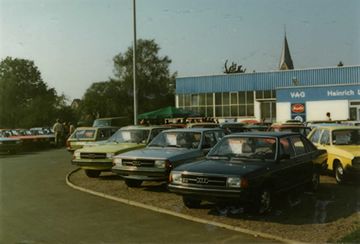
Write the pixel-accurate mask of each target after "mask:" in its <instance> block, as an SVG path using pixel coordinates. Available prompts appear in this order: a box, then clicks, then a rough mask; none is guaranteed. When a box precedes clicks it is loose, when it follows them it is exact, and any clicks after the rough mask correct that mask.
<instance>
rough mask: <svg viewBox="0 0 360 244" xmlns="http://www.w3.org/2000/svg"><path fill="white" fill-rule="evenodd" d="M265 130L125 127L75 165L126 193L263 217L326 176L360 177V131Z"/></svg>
mask: <svg viewBox="0 0 360 244" xmlns="http://www.w3.org/2000/svg"><path fill="white" fill-rule="evenodd" d="M243 126H246V125H242V126H239V125H238V124H237V125H236V126H234V128H237V127H243ZM262 130H264V128H262V127H261V129H259V130H258V131H256V132H251V131H246V132H241V133H231V134H229V130H227V129H223V128H221V127H220V126H219V127H215V128H181V129H178V128H175V129H174V128H171V127H170V126H127V127H122V128H121V129H119V130H118V131H117V132H116V133H115V134H114V135H113V136H111V137H110V138H109V139H107V140H105V141H101V142H93V143H90V145H85V146H84V147H83V148H82V149H78V150H75V152H74V154H73V159H72V164H74V165H77V166H79V167H81V168H83V169H84V170H85V173H86V175H87V176H89V177H98V176H99V175H100V174H101V172H102V171H112V172H113V173H115V174H118V175H120V176H121V177H122V178H124V182H125V184H126V185H127V186H128V187H138V186H140V185H141V184H142V183H143V181H162V182H164V181H165V182H167V183H168V188H169V190H170V191H171V192H174V193H176V194H180V195H182V196H183V202H184V205H185V206H187V207H190V208H191V207H198V206H199V205H200V204H201V202H202V201H203V200H206V201H210V202H214V203H217V204H223V203H230V204H244V205H247V206H252V207H253V208H255V209H256V211H257V212H258V213H266V212H268V211H269V210H270V209H271V205H272V200H273V199H274V197H275V196H276V195H277V194H282V193H283V192H291V191H298V190H299V189H301V190H316V188H317V187H318V185H319V183H320V177H319V175H320V173H321V172H322V170H323V169H325V168H326V169H329V170H332V171H333V172H334V173H335V174H334V175H335V177H336V180H337V182H338V183H343V182H344V179H345V177H346V176H347V175H348V172H349V174H350V172H351V173H355V174H358V173H359V172H360V155H359V153H360V141H359V140H360V127H358V126H348V127H345V126H337V127H334V128H333V127H321V126H318V127H316V128H314V129H313V130H312V132H311V133H310V134H309V132H310V129H309V128H308V127H306V126H304V125H302V124H298V123H285V124H282V125H278V124H275V125H273V126H272V127H271V128H270V129H267V131H262ZM333 130H334V131H333ZM335 130H338V131H337V132H335ZM294 131H295V132H294ZM307 135H308V138H309V139H308V138H307ZM326 138H327V139H326ZM325 139H326V140H325ZM319 142H320V144H319ZM325 145H326V146H325ZM339 146H340V147H342V150H343V151H341V150H339V148H338V149H336V150H335V151H336V152H334V153H333V152H332V149H331V147H339ZM345 151H346V153H345Z"/></svg>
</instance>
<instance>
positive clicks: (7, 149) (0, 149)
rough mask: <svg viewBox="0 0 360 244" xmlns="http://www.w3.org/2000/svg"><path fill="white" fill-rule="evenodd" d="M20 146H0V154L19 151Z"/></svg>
mask: <svg viewBox="0 0 360 244" xmlns="http://www.w3.org/2000/svg"><path fill="white" fill-rule="evenodd" d="M20 148H21V144H0V152H15V151H19V150H20Z"/></svg>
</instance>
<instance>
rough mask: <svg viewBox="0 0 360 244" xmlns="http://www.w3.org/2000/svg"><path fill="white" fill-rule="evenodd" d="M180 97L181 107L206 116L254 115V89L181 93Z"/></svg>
mask: <svg viewBox="0 0 360 244" xmlns="http://www.w3.org/2000/svg"><path fill="white" fill-rule="evenodd" d="M178 97H179V107H181V108H184V109H187V110H192V111H196V112H200V114H201V115H203V116H205V117H213V116H216V117H239V116H242V117H246V116H254V100H255V98H254V92H253V91H242V92H218V93H215V94H214V93H202V94H186V95H182V94H180V95H178ZM214 98H215V101H214ZM214 105H215V111H214ZM214 112H215V113H214Z"/></svg>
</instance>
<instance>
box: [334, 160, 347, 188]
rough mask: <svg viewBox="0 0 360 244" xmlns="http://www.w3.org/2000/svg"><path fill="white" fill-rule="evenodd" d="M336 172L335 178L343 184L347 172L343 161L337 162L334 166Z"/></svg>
mask: <svg viewBox="0 0 360 244" xmlns="http://www.w3.org/2000/svg"><path fill="white" fill-rule="evenodd" d="M334 174H335V180H336V182H337V183H338V184H343V183H344V178H345V175H344V174H345V172H344V168H343V166H342V165H341V163H337V164H335V167H334Z"/></svg>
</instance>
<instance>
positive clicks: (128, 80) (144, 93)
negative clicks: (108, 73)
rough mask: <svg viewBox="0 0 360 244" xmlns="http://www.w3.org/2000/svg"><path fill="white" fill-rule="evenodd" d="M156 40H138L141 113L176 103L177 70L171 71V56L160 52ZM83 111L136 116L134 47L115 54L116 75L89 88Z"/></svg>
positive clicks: (94, 116) (138, 93)
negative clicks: (161, 54)
mask: <svg viewBox="0 0 360 244" xmlns="http://www.w3.org/2000/svg"><path fill="white" fill-rule="evenodd" d="M159 51H160V48H159V46H158V45H157V44H156V43H155V41H154V40H141V39H140V40H138V41H137V48H136V53H137V60H136V63H137V66H136V67H137V76H136V84H137V98H138V99H137V100H138V113H143V112H146V111H150V110H154V109H157V108H160V107H164V106H171V105H174V89H175V77H176V73H174V74H170V71H169V65H170V64H171V60H170V59H169V58H168V57H167V56H164V57H160V56H159ZM81 109H82V111H83V112H84V113H85V114H87V115H90V116H91V117H93V118H96V117H113V116H128V117H130V118H131V117H132V116H133V49H132V47H129V48H128V49H127V50H126V52H124V53H120V54H118V55H116V56H115V57H114V78H112V79H110V80H109V81H104V82H97V83H94V84H92V85H91V87H90V88H88V90H87V91H86V93H85V95H84V97H83V101H82V105H81Z"/></svg>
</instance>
